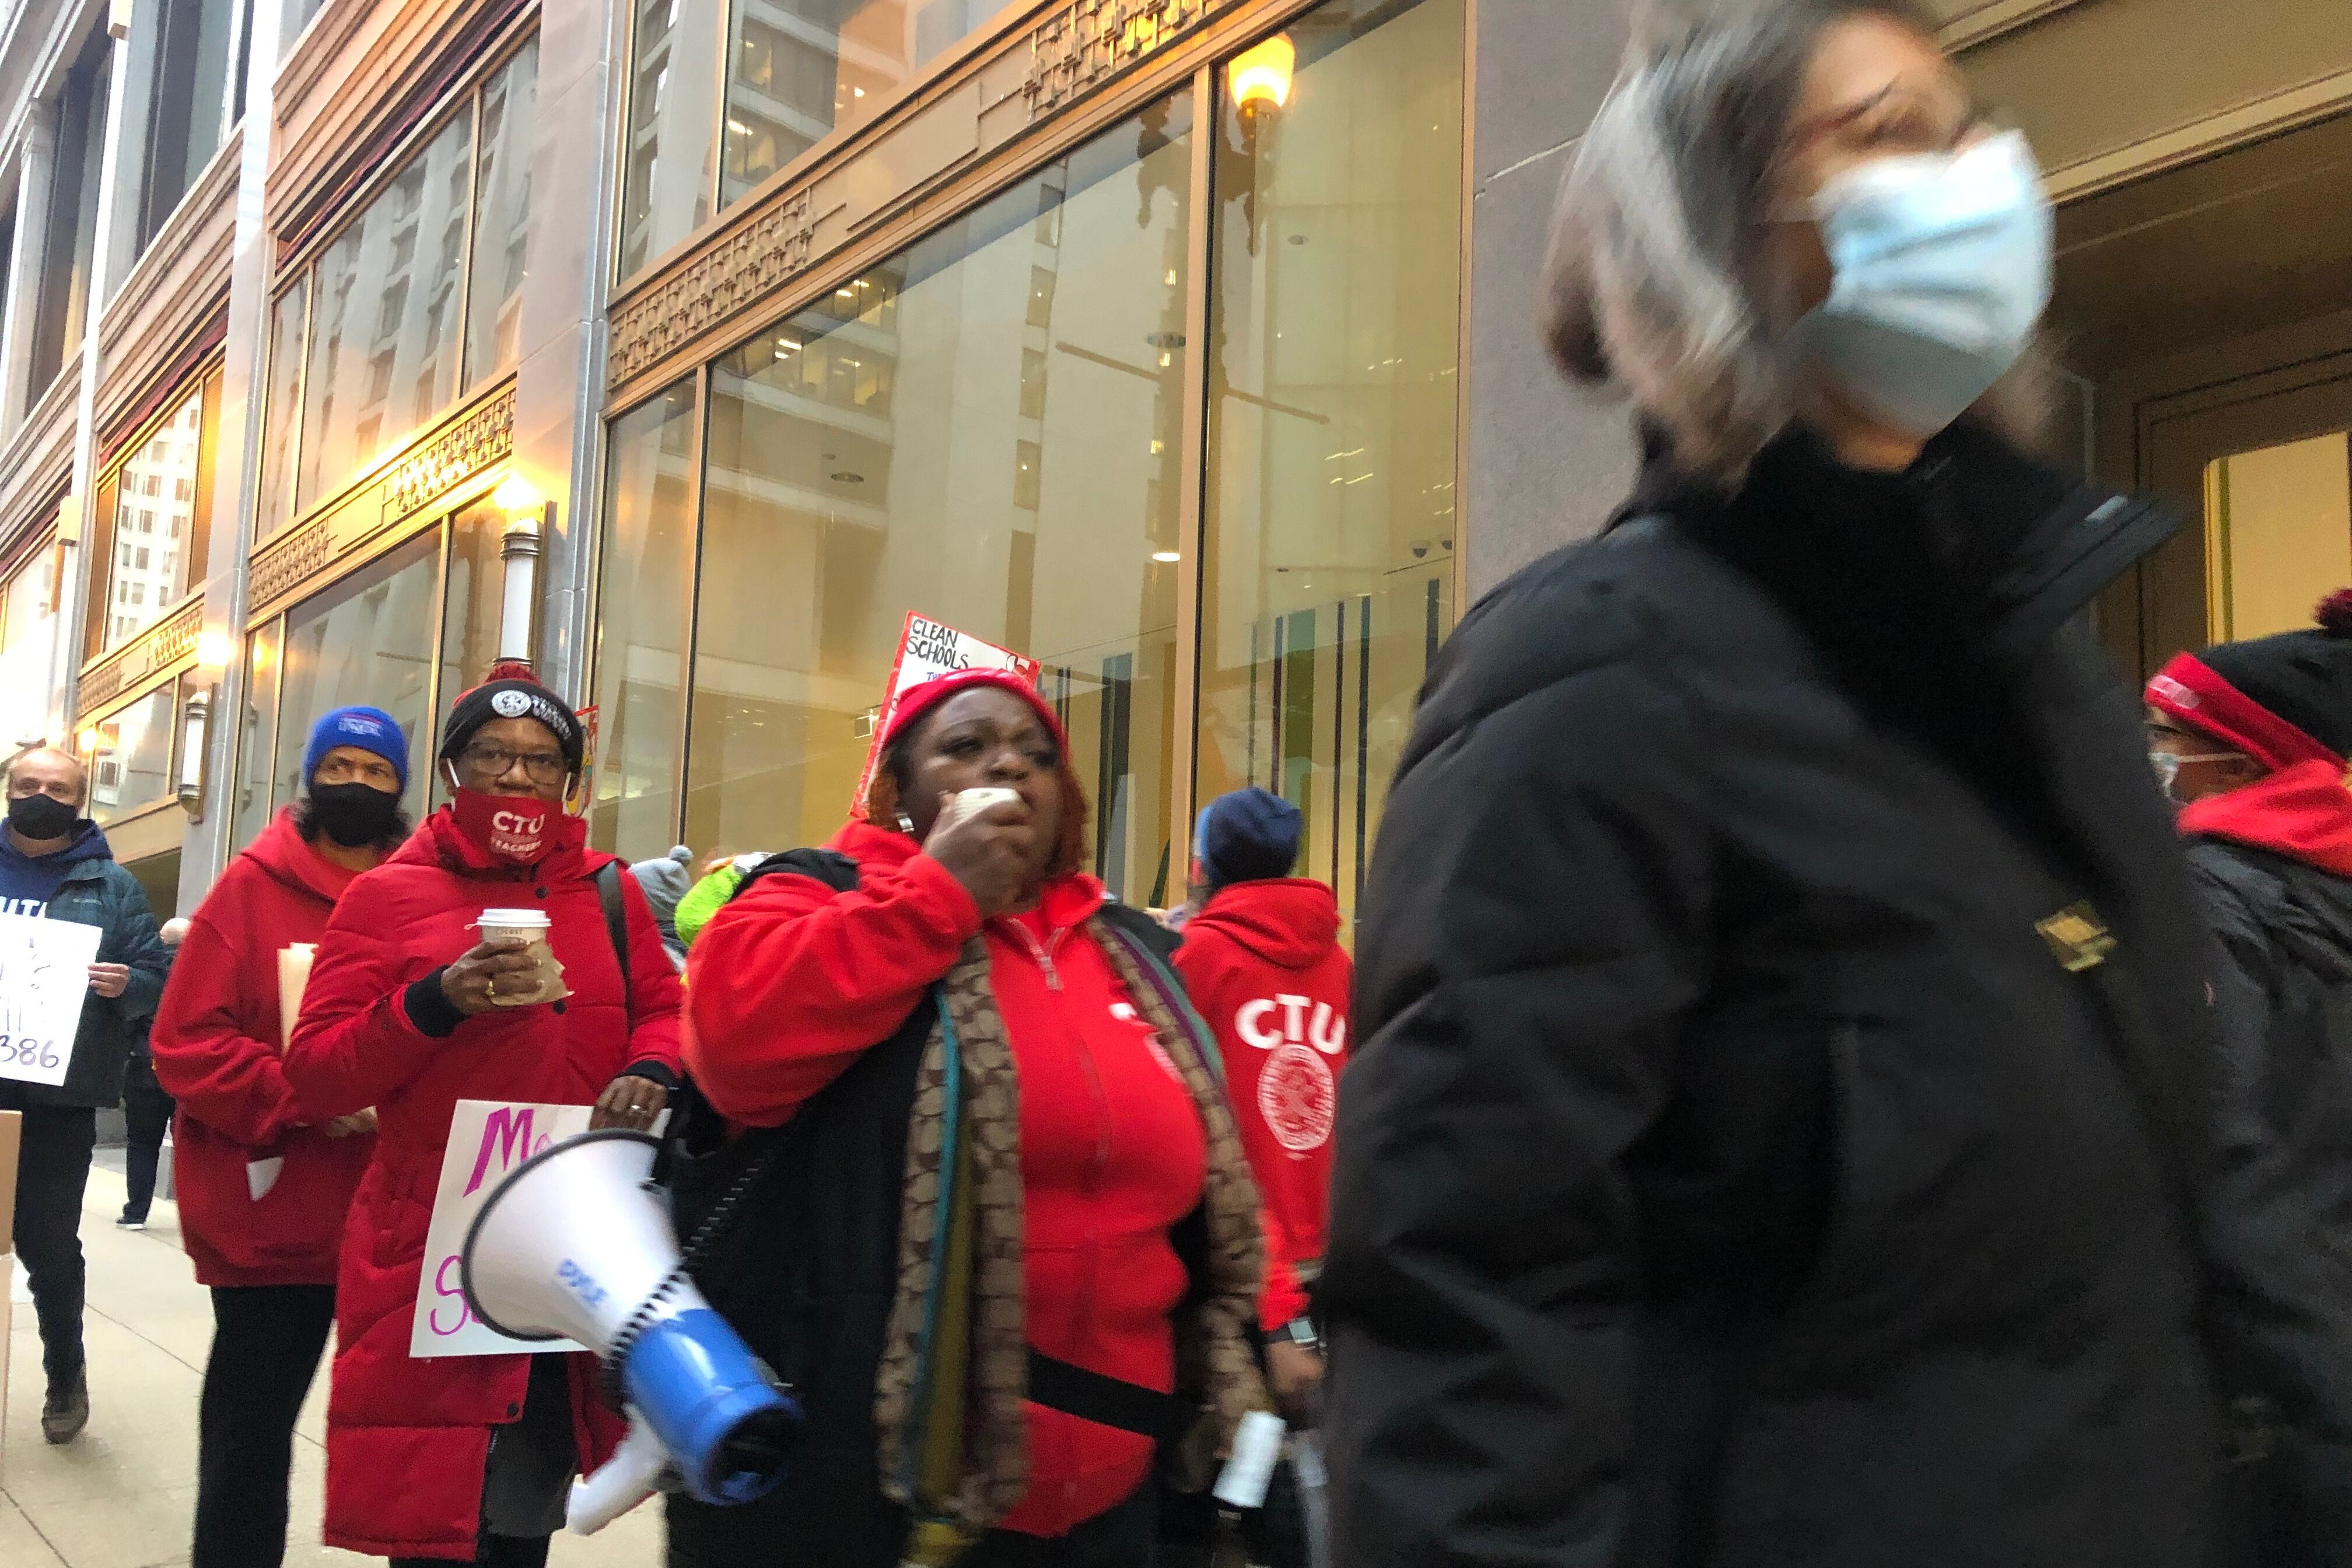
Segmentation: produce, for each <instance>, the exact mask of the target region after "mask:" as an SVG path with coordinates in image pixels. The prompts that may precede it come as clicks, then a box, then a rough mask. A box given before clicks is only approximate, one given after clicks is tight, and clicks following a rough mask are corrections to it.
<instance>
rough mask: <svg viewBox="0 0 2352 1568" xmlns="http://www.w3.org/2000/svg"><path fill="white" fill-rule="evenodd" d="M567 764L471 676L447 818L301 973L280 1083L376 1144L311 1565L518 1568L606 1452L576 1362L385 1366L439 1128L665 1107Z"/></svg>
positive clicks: (516, 677)
mask: <svg viewBox="0 0 2352 1568" xmlns="http://www.w3.org/2000/svg"><path fill="white" fill-rule="evenodd" d="M584 748H585V735H584V733H583V729H582V726H581V722H580V719H579V716H578V715H577V714H575V713H574V712H573V711H572V710H571V709H570V708H569V707H567V706H565V705H564V703H563V702H562V700H560V699H559V698H557V697H556V696H555V694H554V693H553V692H551V691H549V690H548V689H546V688H545V687H543V686H541V685H540V684H539V683H538V681H536V680H535V679H532V678H531V677H530V672H529V671H528V670H527V669H524V668H520V667H519V666H501V667H499V668H497V669H494V670H492V671H491V678H490V679H489V680H488V682H487V683H486V684H484V685H482V686H479V687H477V688H475V689H473V690H471V691H468V692H467V693H466V694H464V695H463V696H461V697H459V698H458V699H457V704H456V706H455V707H454V709H453V710H451V712H450V715H449V721H448V723H447V725H446V727H445V728H444V730H443V731H442V738H441V746H440V750H439V752H438V756H437V761H438V765H439V767H440V768H441V770H442V773H443V777H444V779H445V782H446V784H448V785H449V787H450V789H451V790H452V791H453V792H454V795H455V800H454V801H453V803H452V804H451V805H448V806H445V807H443V808H442V809H441V810H439V811H436V812H435V813H434V814H433V815H432V816H428V817H426V818H425V823H424V825H423V826H422V827H420V828H419V829H418V830H417V832H416V834H415V837H412V838H410V839H409V840H408V842H407V843H406V844H404V845H403V846H402V847H400V848H399V849H398V850H397V851H396V852H395V853H394V855H393V856H392V858H390V859H389V860H387V861H386V862H385V863H384V864H383V866H382V867H380V868H377V869H376V870H373V871H371V872H369V873H368V874H367V875H365V876H363V877H362V878H360V879H358V880H357V881H355V882H353V883H352V886H351V889H350V890H349V891H348V892H347V893H345V894H344V896H343V899H342V901H341V903H340V904H339V905H338V906H337V907H336V910H335V913H334V917H333V919H332V920H331V921H329V922H328V925H327V930H326V934H325V937H324V939H323V940H322V941H321V942H320V946H319V951H318V953H317V956H316V957H315V959H314V960H313V961H312V965H311V970H310V987H309V990H308V991H307V992H306V993H305V994H304V997H303V1003H302V1016H301V1019H300V1021H299V1023H298V1024H297V1025H296V1026H295V1030H294V1038H293V1042H292V1044H291V1046H290V1047H289V1048H288V1051H287V1056H286V1075H287V1079H288V1081H289V1083H290V1084H291V1085H292V1086H293V1089H294V1092H295V1094H296V1095H297V1096H298V1097H299V1099H300V1100H301V1102H302V1103H303V1104H304V1105H305V1106H307V1107H309V1108H310V1110H311V1111H312V1112H313V1113H314V1114H317V1115H329V1116H334V1115H348V1114H351V1113H352V1112H355V1111H358V1110H361V1109H362V1108H363V1107H368V1106H373V1107H374V1108H375V1109H376V1112H377V1115H378V1117H379V1119H380V1121H379V1130H378V1133H377V1138H376V1146H375V1153H374V1158H373V1161H372V1162H371V1163H370V1164H369V1166H368V1170H367V1173H366V1175H365V1176H364V1177H363V1178H362V1181H361V1183H360V1189H359V1195H358V1198H357V1200H356V1201H355V1202H354V1203H353V1204H352V1211H351V1219H350V1223H349V1226H347V1228H346V1229H345V1232H344V1243H343V1249H342V1258H341V1268H340V1270H339V1272H338V1275H337V1281H336V1300H335V1311H336V1349H335V1363H334V1393H333V1398H332V1400H331V1403H330V1405H329V1406H328V1413H327V1514H326V1526H325V1539H326V1542H327V1544H329V1545H331V1546H339V1547H341V1548H343V1549H344V1550H346V1551H352V1552H364V1553H368V1554H371V1555H374V1556H384V1557H390V1558H392V1559H393V1560H394V1562H395V1563H399V1562H404V1561H408V1560H411V1559H415V1560H418V1561H436V1560H437V1561H446V1560H449V1559H452V1558H456V1559H459V1560H465V1559H471V1560H472V1561H476V1562H484V1563H541V1562H543V1561H545V1558H546V1552H547V1537H548V1535H549V1534H550V1533H551V1531H553V1530H554V1529H555V1528H556V1526H557V1525H559V1524H561V1523H562V1519H563V1502H564V1495H565V1490H566V1488H567V1487H568V1485H569V1483H570V1481H571V1479H572V1476H573V1475H574V1474H575V1473H577V1472H578V1471H579V1470H581V1469H583V1468H590V1469H593V1468H595V1467H596V1466H597V1465H600V1464H602V1463H603V1462H604V1459H605V1458H609V1457H610V1454H611V1451H612V1448H613V1447H614V1445H615V1444H616V1443H617V1442H618V1441H619V1439H620V1436H621V1433H622V1423H621V1418H620V1417H619V1415H616V1414H614V1412H613V1411H612V1410H611V1409H609V1408H608V1407H607V1406H606V1405H604V1401H603V1399H602V1397H601V1396H600V1394H599V1393H598V1391H597V1379H598V1369H597V1366H596V1363H595V1361H594V1359H593V1357H589V1356H584V1355H571V1356H562V1355H553V1354H550V1355H540V1356H530V1355H482V1356H464V1357H458V1356H442V1357H431V1358H423V1359H414V1360H412V1359H411V1356H410V1342H411V1337H412V1331H413V1327H414V1322H415V1314H416V1312H417V1311H418V1310H420V1308H419V1305H418V1294H419V1291H420V1289H425V1288H426V1281H425V1279H424V1261H425V1242H426V1237H427V1234H428V1232H429V1230H430V1226H431V1220H432V1209H433V1202H434V1195H435V1194H436V1190H437V1189H438V1186H439V1182H440V1174H441V1167H442V1159H443V1154H444V1152H445V1151H446V1147H447V1144H448V1142H449V1129H450V1124H451V1121H452V1120H453V1118H454V1117H455V1115H456V1113H457V1102H458V1101H459V1100H507V1101H515V1102H525V1103H536V1104H542V1105H586V1104H589V1103H590V1102H593V1104H594V1107H595V1110H594V1113H593V1117H592V1118H591V1125H592V1126H601V1127H626V1128H638V1129H643V1128H647V1127H650V1126H651V1125H652V1124H653V1121H654V1120H655V1118H656V1116H658V1115H659V1114H660V1113H661V1111H662V1110H663V1108H664V1107H665V1106H666V1105H667V1100H668V1095H669V1090H670V1089H671V1088H672V1087H674V1086H675V1084H676V1082H677V1065H678V1006H679V1000H680V996H679V990H678V978H677V971H676V970H675V969H674V968H672V967H671V964H670V962H669V958H668V956H667V954H666V953H665V952H663V951H662V941H661V932H660V930H659V928H658V927H657V926H656V924H655V922H654V917H653V911H652V910H651V908H650V907H649V906H648V905H647V904H646V898H645V894H644V892H643V891H642V890H641V889H639V888H638V887H637V886H636V883H635V879H632V878H630V877H629V876H627V875H626V874H625V871H624V870H623V869H622V866H621V862H619V861H618V860H616V859H614V858H613V857H611V856H609V855H601V854H595V853H592V852H591V851H590V850H589V849H588V847H587V825H586V824H585V823H584V822H583V821H582V820H581V819H580V818H578V817H576V816H569V815H567V814H566V813H565V811H564V809H563V802H564V800H565V798H566V795H568V794H569V793H570V786H571V785H572V782H573V781H574V780H575V779H576V778H577V777H578V775H579V773H580V770H581V764H582V758H583V751H584ZM608 868H609V869H608ZM600 882H601V883H602V885H601V886H600ZM607 900H610V902H609V904H608V902H607ZM608 909H609V910H610V912H611V918H609V919H608V912H607V911H608ZM526 926H529V927H530V928H532V930H531V931H529V932H526V931H524V928H525V927H526Z"/></svg>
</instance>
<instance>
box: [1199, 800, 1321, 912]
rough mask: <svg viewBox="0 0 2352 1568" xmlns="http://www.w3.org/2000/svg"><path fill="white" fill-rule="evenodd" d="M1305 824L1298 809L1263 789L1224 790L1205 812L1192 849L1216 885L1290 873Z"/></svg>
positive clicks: (1203, 871) (1221, 886)
mask: <svg viewBox="0 0 2352 1568" xmlns="http://www.w3.org/2000/svg"><path fill="white" fill-rule="evenodd" d="M1304 827H1305V822H1304V819H1303V818H1301V817H1300V816H1299V815H1298V808H1297V806H1295V805H1291V804H1290V803H1289V802H1288V801H1286V800H1285V799H1283V798H1282V797H1281V796H1280V795H1272V794H1269V793H1268V792H1266V791H1265V790H1262V789H1244V790H1235V791H1234V793H1233V794H1231V795H1219V796H1218V797H1217V798H1216V799H1215V800H1213V801H1211V802H1210V803H1209V807H1208V809H1207V810H1206V811H1203V812H1202V813H1201V820H1200V824H1199V826H1197V827H1195V828H1194V830H1193V834H1192V854H1193V857H1194V858H1196V859H1198V860H1199V861H1200V862H1201V870H1202V875H1204V876H1205V877H1206V878H1207V879H1208V880H1209V885H1210V886H1211V887H1214V888H1225V887H1231V886H1232V885H1233V884H1234V883H1235V882H1263V881H1265V880H1268V879H1272V878H1276V877H1287V876H1289V875H1290V868H1292V867H1293V866H1295V865H1297V863H1298V840H1299V837H1300V835H1301V833H1302V831H1303V829H1304Z"/></svg>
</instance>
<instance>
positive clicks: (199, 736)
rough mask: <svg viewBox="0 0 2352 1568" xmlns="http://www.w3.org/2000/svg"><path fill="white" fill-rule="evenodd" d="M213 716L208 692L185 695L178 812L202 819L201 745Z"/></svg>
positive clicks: (203, 762)
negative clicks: (185, 705) (186, 698)
mask: <svg viewBox="0 0 2352 1568" xmlns="http://www.w3.org/2000/svg"><path fill="white" fill-rule="evenodd" d="M212 713H213V693H212V688H210V687H206V688H205V689H204V690H202V691H196V692H192V693H190V694H189V697H188V702H187V707H186V709H185V710H184V712H183V714H182V716H181V720H180V809H181V810H182V811H184V812H186V813H187V814H188V819H189V820H190V821H192V822H202V821H203V820H204V819H205V737H206V731H207V730H208V728H209V726H210V723H211V721H212Z"/></svg>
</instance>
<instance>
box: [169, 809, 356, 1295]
mask: <svg viewBox="0 0 2352 1568" xmlns="http://www.w3.org/2000/svg"><path fill="white" fill-rule="evenodd" d="M355 875H356V873H354V872H351V871H346V870H344V869H343V868H341V867H340V866H337V865H335V864H334V863H333V862H331V861H330V860H329V859H327V858H326V857H325V856H323V855H320V853H319V852H318V851H317V850H316V849H314V848H312V847H310V845H309V844H307V843H305V842H304V841H303V838H302V836H301V834H299V833H298V832H296V831H295V828H294V823H293V813H292V811H291V810H290V809H289V810H287V811H281V812H279V813H278V817H277V820H275V821H273V822H272V823H270V825H269V826H267V827H265V828H263V829H262V830H261V837H258V838H257V839H255V840H254V841H253V846H252V847H250V848H248V849H247V850H246V852H245V853H244V854H242V855H239V856H238V857H237V858H236V859H234V860H232V861H230V862H229V865H228V869H227V870H226V871H224V872H222V873H221V879H220V880H219V881H217V882H215V883H214V884H213V890H212V891H211V892H209V893H207V894H205V901H204V902H203V903H201V904H199V905H197V906H196V912H195V913H194V915H191V916H190V917H189V920H188V935H187V939H186V940H185V941H184V942H182V943H181V944H180V954H179V958H178V961H177V962H176V963H174V964H173V969H172V980H171V984H168V985H166V986H165V987H164V988H163V1005H161V1006H160V1007H158V1008H157V1009H156V1013H155V1026H154V1031H153V1033H152V1036H151V1037H150V1039H151V1041H152V1047H153V1050H154V1057H155V1080H156V1081H157V1082H158V1083H160V1084H162V1085H163V1089H164V1090H165V1092H167V1093H168V1094H170V1095H171V1096H172V1098H173V1100H177V1101H179V1107H180V1109H179V1115H178V1118H177V1120H176V1121H175V1122H174V1124H173V1134H172V1148H173V1167H172V1168H173V1179H174V1180H175V1182H176V1183H177V1184H178V1188H179V1194H180V1235H181V1237H182V1239H183V1240H184V1242H185V1244H186V1246H187V1248H188V1256H189V1258H192V1259H194V1262H195V1266H196V1279H197V1280H198V1281H199V1282H200V1283H202V1284H205V1285H331V1284H333V1283H334V1282H335V1258H336V1254H337V1252H338V1251H339V1250H340V1249H341V1243H342V1237H343V1224H344V1222H345V1220H347V1219H348V1218H349V1217H350V1215H351V1208H352V1194H353V1193H354V1192H355V1191H357V1190H358V1188H359V1184H360V1175H361V1173H362V1172H364V1171H365V1170H366V1169H367V1165H368V1160H369V1158H370V1156H371V1155H373V1153H374V1152H375V1139H374V1138H373V1136H372V1135H369V1134H364V1133H362V1134H360V1135H358V1136H354V1137H350V1138H330V1137H328V1136H327V1135H326V1134H325V1133H323V1132H321V1131H318V1129H319V1128H320V1126H323V1125H324V1124H325V1123H326V1122H327V1121H330V1120H331V1117H330V1116H329V1115H326V1114H322V1113H320V1111H319V1110H317V1109H316V1108H315V1107H312V1106H309V1105H306V1104H304V1103H303V1101H302V1100H301V1098H300V1097H299V1096H298V1095H297V1094H296V1093H295V1092H294V1086H293V1084H291V1083H290V1082H289V1081H288V1079H287V1077H286V1066H285V1060H284V1058H283V1057H282V1056H281V1055H280V1053H279V1042H280V1041H282V1040H283V1039H284V1038H285V1036H284V1034H283V1033H282V1026H281V1024H280V1021H279V1017H278V953H279V952H280V951H282V950H283V949H285V948H286V947H288V946H289V945H290V944H292V943H294V942H318V941H319V940H320V938H321V937H323V936H324V935H325V934H326V931H327V917H328V916H330V915H331V914H333V913H334V912H335V902H336V900H339V899H341V897H342V896H343V890H344V889H346V888H348V887H350V886H351V884H352V878H353V877H354V876H355ZM272 1158H283V1159H284V1160H285V1162H286V1164H285V1168H284V1169H283V1170H282V1171H280V1172H279V1173H278V1181H277V1184H276V1185H274V1186H272V1187H271V1188H270V1189H269V1190H268V1192H267V1193H265V1194H262V1195H261V1196H260V1197H259V1198H256V1197H254V1195H253V1189H252V1187H251V1185H250V1184H249V1183H248V1182H247V1176H246V1166H247V1165H248V1164H250V1163H253V1162H254V1161H256V1160H267V1159H272Z"/></svg>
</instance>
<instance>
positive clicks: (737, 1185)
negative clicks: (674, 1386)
mask: <svg viewBox="0 0 2352 1568" xmlns="http://www.w3.org/2000/svg"><path fill="white" fill-rule="evenodd" d="M775 1158H776V1150H774V1149H770V1150H768V1151H767V1152H764V1153H762V1154H761V1156H760V1157H759V1158H758V1159H756V1160H754V1161H752V1162H751V1163H750V1164H748V1165H746V1166H744V1167H743V1169H742V1171H741V1172H740V1173H739V1174H738V1175H737V1176H736V1178H735V1180H734V1181H733V1182H732V1183H730V1184H729V1185H728V1188H727V1191H726V1192H725V1193H724V1194H721V1195H720V1197H719V1202H718V1203H717V1204H716V1205H712V1207H711V1210H710V1212H709V1214H707V1215H703V1216H702V1223H701V1224H700V1225H698V1226H695V1227H694V1239H693V1240H691V1241H689V1242H688V1243H687V1245H686V1248H685V1250H684V1251H682V1252H680V1253H679V1254H678V1258H677V1263H675V1264H673V1265H672V1266H671V1268H670V1270H669V1272H668V1273H667V1274H665V1275H663V1276H662V1278H661V1283H660V1284H658V1285H656V1286H655V1287H654V1288H653V1290H652V1292H651V1293H650V1294H649V1295H647V1296H646V1299H645V1300H643V1301H640V1302H638V1303H637V1308H636V1310H635V1311H633V1312H631V1313H630V1314H629V1315H628V1317H627V1318H625V1319H624V1320H623V1321H622V1323H621V1327H620V1330H619V1331H617V1332H616V1333H614V1335H613V1342H612V1343H611V1344H609V1345H607V1346H605V1347H604V1355H603V1356H602V1357H600V1358H599V1360H600V1362H601V1363H602V1364H601V1366H600V1368H599V1379H598V1381H599V1382H600V1383H601V1384H602V1385H603V1387H604V1399H605V1402H606V1403H607V1404H609V1405H611V1406H612V1407H613V1408H614V1409H615V1410H618V1409H620V1408H621V1406H622V1405H623V1403H624V1400H625V1391H624V1389H623V1387H622V1383H621V1373H622V1369H623V1368H624V1367H625V1366H627V1365H628V1362H629V1352H631V1351H632V1350H634V1349H635V1348H636V1343H637V1341H638V1340H640V1339H642V1338H643V1337H644V1336H645V1331H646V1329H648V1328H650V1327H652V1325H653V1321H654V1318H655V1316H656V1314H657V1313H658V1312H660V1310H661V1309H662V1308H663V1307H664V1306H666V1305H667V1304H668V1302H669V1299H670V1298H671V1297H672V1296H674V1295H676V1294H677V1289H678V1287H679V1286H680V1285H683V1284H685V1283H686V1282H687V1280H688V1279H689V1278H690V1277H691V1276H692V1274H693V1272H694V1268H695V1266H696V1265H697V1264H698V1263H700V1262H701V1261H702V1259H703V1256H704V1254H706V1253H708V1252H709V1250H710V1248H711V1247H713V1246H714V1245H715V1244H716V1243H717V1242H718V1240H719V1237H721V1236H722V1235H724V1234H725V1233H726V1229H727V1226H729V1225H730V1224H732V1223H733V1222H734V1219H735V1215H736V1212H737V1211H738V1210H740V1209H741V1208H742V1206H743V1205H744V1204H745V1203H747V1202H749V1201H750V1199H751V1191H752V1189H753V1188H755V1187H757V1186H758V1185H759V1184H760V1180H761V1177H763V1176H765V1175H766V1174H767V1173H768V1167H769V1166H770V1165H772V1164H773V1163H775ZM646 1187H647V1188H649V1189H651V1190H654V1191H659V1190H660V1185H659V1184H658V1183H655V1182H647V1183H646ZM773 1375H774V1374H773V1373H770V1376H771V1377H772V1376H773Z"/></svg>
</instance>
